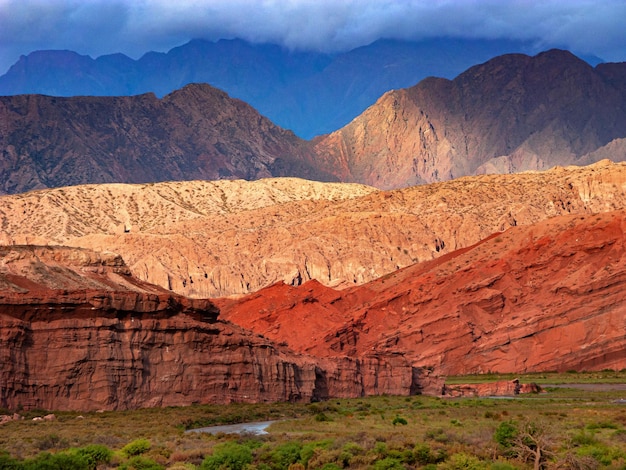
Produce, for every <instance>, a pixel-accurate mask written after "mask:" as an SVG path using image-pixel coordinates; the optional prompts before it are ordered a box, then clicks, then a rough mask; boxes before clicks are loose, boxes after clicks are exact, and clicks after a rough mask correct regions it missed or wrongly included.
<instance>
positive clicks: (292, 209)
mask: <svg viewBox="0 0 626 470" xmlns="http://www.w3.org/2000/svg"><path fill="white" fill-rule="evenodd" d="M624 207H626V165H624V164H612V163H610V162H608V161H603V162H600V163H598V164H595V165H592V166H589V167H584V168H579V167H566V168H555V169H552V170H549V171H546V172H528V173H523V174H515V175H482V176H476V177H466V178H460V179H458V180H454V181H449V182H444V183H437V184H432V185H424V186H416V187H412V188H406V189H403V190H396V191H388V192H383V191H377V190H375V189H373V188H371V187H366V186H361V185H347V184H334V183H333V184H330V183H327V184H322V183H314V182H309V181H305V180H297V179H268V180H261V181H255V182H245V181H219V182H211V183H209V182H181V183H162V184H151V185H97V186H95V185H94V186H79V187H68V188H60V189H54V190H44V191H35V192H30V193H26V194H20V195H13V196H4V197H1V198H0V243H4V244H11V243H18V244H25V243H36V244H46V243H52V244H64V245H72V246H81V247H85V248H91V249H94V250H96V251H113V252H116V253H119V254H121V255H122V256H123V258H124V260H125V261H126V262H127V263H128V266H129V268H130V270H131V272H132V273H133V275H134V276H136V277H138V278H139V279H142V280H144V281H147V282H151V283H154V284H157V285H160V286H162V287H164V288H167V289H171V290H174V291H176V292H178V293H179V294H183V295H186V296H190V297H199V298H206V297H217V296H226V295H231V294H245V293H249V292H254V291H257V290H259V289H261V288H263V287H266V286H268V285H271V284H273V283H275V282H285V283H287V284H293V285H298V284H301V283H304V282H306V281H307V280H310V279H316V280H318V281H319V282H321V283H323V284H325V285H328V286H333V287H340V288H345V287H348V286H354V285H360V284H363V283H365V282H368V281H371V280H374V279H376V278H378V277H380V276H383V275H386V274H389V273H391V272H393V271H395V270H397V269H399V268H403V267H406V266H409V265H411V264H414V263H418V262H422V261H428V260H431V259H434V258H437V257H439V256H442V255H444V254H447V253H450V252H452V251H454V250H457V249H459V248H463V247H467V246H470V245H472V244H474V243H477V242H478V241H480V240H482V239H484V238H486V237H488V236H490V235H491V234H493V233H495V232H499V231H502V230H505V229H507V228H509V227H512V226H521V225H528V224H532V223H535V222H538V221H541V220H545V219H547V218H549V217H554V216H557V215H563V214H590V213H596V212H605V211H610V210H616V209H622V208H624Z"/></svg>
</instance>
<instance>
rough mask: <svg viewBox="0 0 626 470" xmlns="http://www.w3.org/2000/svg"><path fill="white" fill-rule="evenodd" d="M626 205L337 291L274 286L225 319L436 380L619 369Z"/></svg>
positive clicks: (497, 237)
mask: <svg viewBox="0 0 626 470" xmlns="http://www.w3.org/2000/svg"><path fill="white" fill-rule="evenodd" d="M625 230H626V212H625V211H623V210H622V211H616V212H609V213H604V214H595V215H571V216H562V217H555V218H553V219H550V220H546V221H543V222H539V223H536V224H533V225H529V226H526V227H513V228H511V229H509V230H507V231H505V232H503V233H496V234H494V235H492V236H491V237H488V238H487V239H485V240H483V241H481V242H479V243H478V244H476V245H474V246H470V247H467V248H464V249H461V250H458V251H455V252H452V253H449V254H446V255H444V256H441V257H440V258H438V259H435V260H432V261H429V262H425V263H421V264H417V265H414V266H410V267H408V268H405V269H401V270H398V271H396V272H394V273H391V274H389V275H387V276H383V277H382V278H380V279H378V280H376V281H373V282H370V283H367V284H365V285H363V286H361V287H355V288H351V289H347V290H344V291H336V290H333V289H330V288H328V287H324V286H322V285H321V284H319V283H316V282H309V283H306V284H304V285H303V286H300V287H291V286H285V285H280V284H277V285H275V286H272V287H270V288H267V289H264V290H261V291H259V292H257V293H255V294H252V295H249V296H246V297H244V298H242V299H240V300H219V301H217V304H218V305H219V306H220V309H221V311H222V315H223V317H224V318H227V319H229V320H230V321H232V322H234V323H237V324H240V325H242V326H244V327H246V328H250V329H252V330H254V331H257V332H259V333H261V334H263V335H265V336H267V337H268V338H270V339H273V340H275V341H284V342H286V343H287V344H288V345H289V346H290V347H292V348H293V349H295V350H297V351H301V352H306V353H308V354H313V355H317V356H321V357H328V356H336V355H346V354H347V355H350V356H356V357H358V356H359V355H361V354H366V353H370V352H372V351H375V352H377V353H383V352H392V351H393V352H396V353H402V354H404V355H405V356H406V357H407V358H410V360H411V361H412V363H413V365H414V366H419V367H427V368H433V369H434V370H435V371H436V372H438V373H440V374H444V375H452V374H468V373H481V372H482V373H484V372H489V371H492V372H512V373H521V372H531V371H550V370H561V371H563V370H569V369H575V370H599V369H604V368H612V369H623V368H625V367H626V334H625V333H626V329H625V326H624V314H625V313H626V295H625V292H626V245H625V239H626V238H625V233H624V232H625Z"/></svg>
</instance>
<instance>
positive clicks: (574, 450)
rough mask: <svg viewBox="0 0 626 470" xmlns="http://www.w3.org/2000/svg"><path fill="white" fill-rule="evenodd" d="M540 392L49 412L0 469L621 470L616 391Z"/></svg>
mask: <svg viewBox="0 0 626 470" xmlns="http://www.w3.org/2000/svg"><path fill="white" fill-rule="evenodd" d="M606 374H607V375H610V374H608V372H607V373H606ZM620 374H621V373H620ZM574 375H575V376H576V377H573V376H574ZM499 378H502V377H499ZM568 378H576V380H573V381H572V382H576V383H590V382H591V381H593V377H592V376H591V375H581V374H560V375H555V376H551V375H550V374H546V380H548V382H550V383H563V382H564V381H566V380H567V379H568ZM467 379H469V378H467V377H464V378H455V379H454V382H456V383H462V382H465V381H468V380H467ZM524 379H526V377H524ZM605 379H607V380H612V379H613V378H612V377H605ZM490 380H493V379H490ZM535 381H538V380H535ZM595 381H596V382H599V381H603V379H602V378H599V377H597V378H596V379H595ZM549 390H550V391H549V392H548V393H541V394H533V395H527V396H521V397H519V398H514V399H487V398H483V399H477V398H463V399H442V398H434V397H422V396H412V397H392V396H379V397H367V398H360V399H349V400H329V401H327V402H321V403H312V404H288V403H278V404H256V405H245V404H233V405H229V406H215V405H211V406H192V407H181V408H164V409H144V410H136V411H126V412H104V413H83V414H79V413H56V420H54V421H32V419H30V418H32V416H34V415H41V414H43V411H33V412H29V413H28V414H26V416H27V418H29V419H25V420H22V421H15V422H10V423H7V424H4V425H2V427H1V428H0V469H1V468H29V469H30V468H122V469H131V468H136V469H147V468H155V469H156V468H177V469H182V468H188V469H194V468H208V469H214V470H219V469H226V468H231V469H234V470H244V469H245V470H254V469H259V470H282V469H284V470H303V469H313V468H323V469H325V470H334V469H337V468H373V469H375V470H387V469H398V470H399V469H402V468H408V469H411V468H428V469H429V470H433V469H442V470H445V469H483V468H484V469H489V468H491V469H494V470H505V469H511V468H533V467H535V468H577V469H595V468H604V467H606V468H625V467H626V405H622V404H619V403H616V402H615V400H616V399H621V398H626V396H624V395H626V392H619V391H618V392H615V391H614V392H589V391H581V390H576V389H569V388H565V389H549ZM268 419H273V420H278V421H277V422H276V423H274V424H272V425H271V427H270V428H269V431H270V433H269V434H267V435H263V436H251V435H224V434H222V435H210V434H204V433H185V430H186V429H189V428H194V427H200V426H207V425H212V424H227V423H236V422H243V421H259V420H268ZM537 450H539V451H541V452H540V459H539V460H538V461H537V464H538V465H539V467H536V466H535V460H536V459H535V458H536V454H537ZM96 451H98V452H100V453H97V452H96ZM107 452H108V453H107ZM92 454H94V455H95V454H97V455H98V456H100V457H97V458H96V457H94V456H93V455H92ZM104 454H106V455H104ZM86 455H87V456H88V457H89V458H87V457H85V456H86ZM63 459H65V460H63ZM72 459H74V460H72ZM81 459H82V460H81ZM90 459H91V460H90ZM63 462H65V463H63ZM85 462H86V463H85ZM83 463H85V464H84V465H83ZM11 465H14V466H11Z"/></svg>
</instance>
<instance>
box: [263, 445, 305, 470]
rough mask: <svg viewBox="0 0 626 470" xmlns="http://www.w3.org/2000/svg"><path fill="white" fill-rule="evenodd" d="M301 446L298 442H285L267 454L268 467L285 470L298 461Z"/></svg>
mask: <svg viewBox="0 0 626 470" xmlns="http://www.w3.org/2000/svg"><path fill="white" fill-rule="evenodd" d="M301 450H302V445H301V444H300V443H298V442H293V441H292V442H286V443H285V444H281V445H279V446H278V447H276V448H275V449H273V450H272V451H271V452H270V453H269V459H270V461H271V463H270V467H271V468H272V469H276V470H287V469H288V468H289V466H290V465H291V464H293V463H296V462H298V460H300V451H301Z"/></svg>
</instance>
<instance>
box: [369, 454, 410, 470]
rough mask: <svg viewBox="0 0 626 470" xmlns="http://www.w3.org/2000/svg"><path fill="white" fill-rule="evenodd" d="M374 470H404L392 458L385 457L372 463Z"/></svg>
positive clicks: (400, 464) (396, 460)
mask: <svg viewBox="0 0 626 470" xmlns="http://www.w3.org/2000/svg"><path fill="white" fill-rule="evenodd" d="M374 470H404V465H402V463H401V462H400V461H399V460H398V459H394V458H392V457H386V458H384V459H382V460H377V461H376V462H374Z"/></svg>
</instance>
